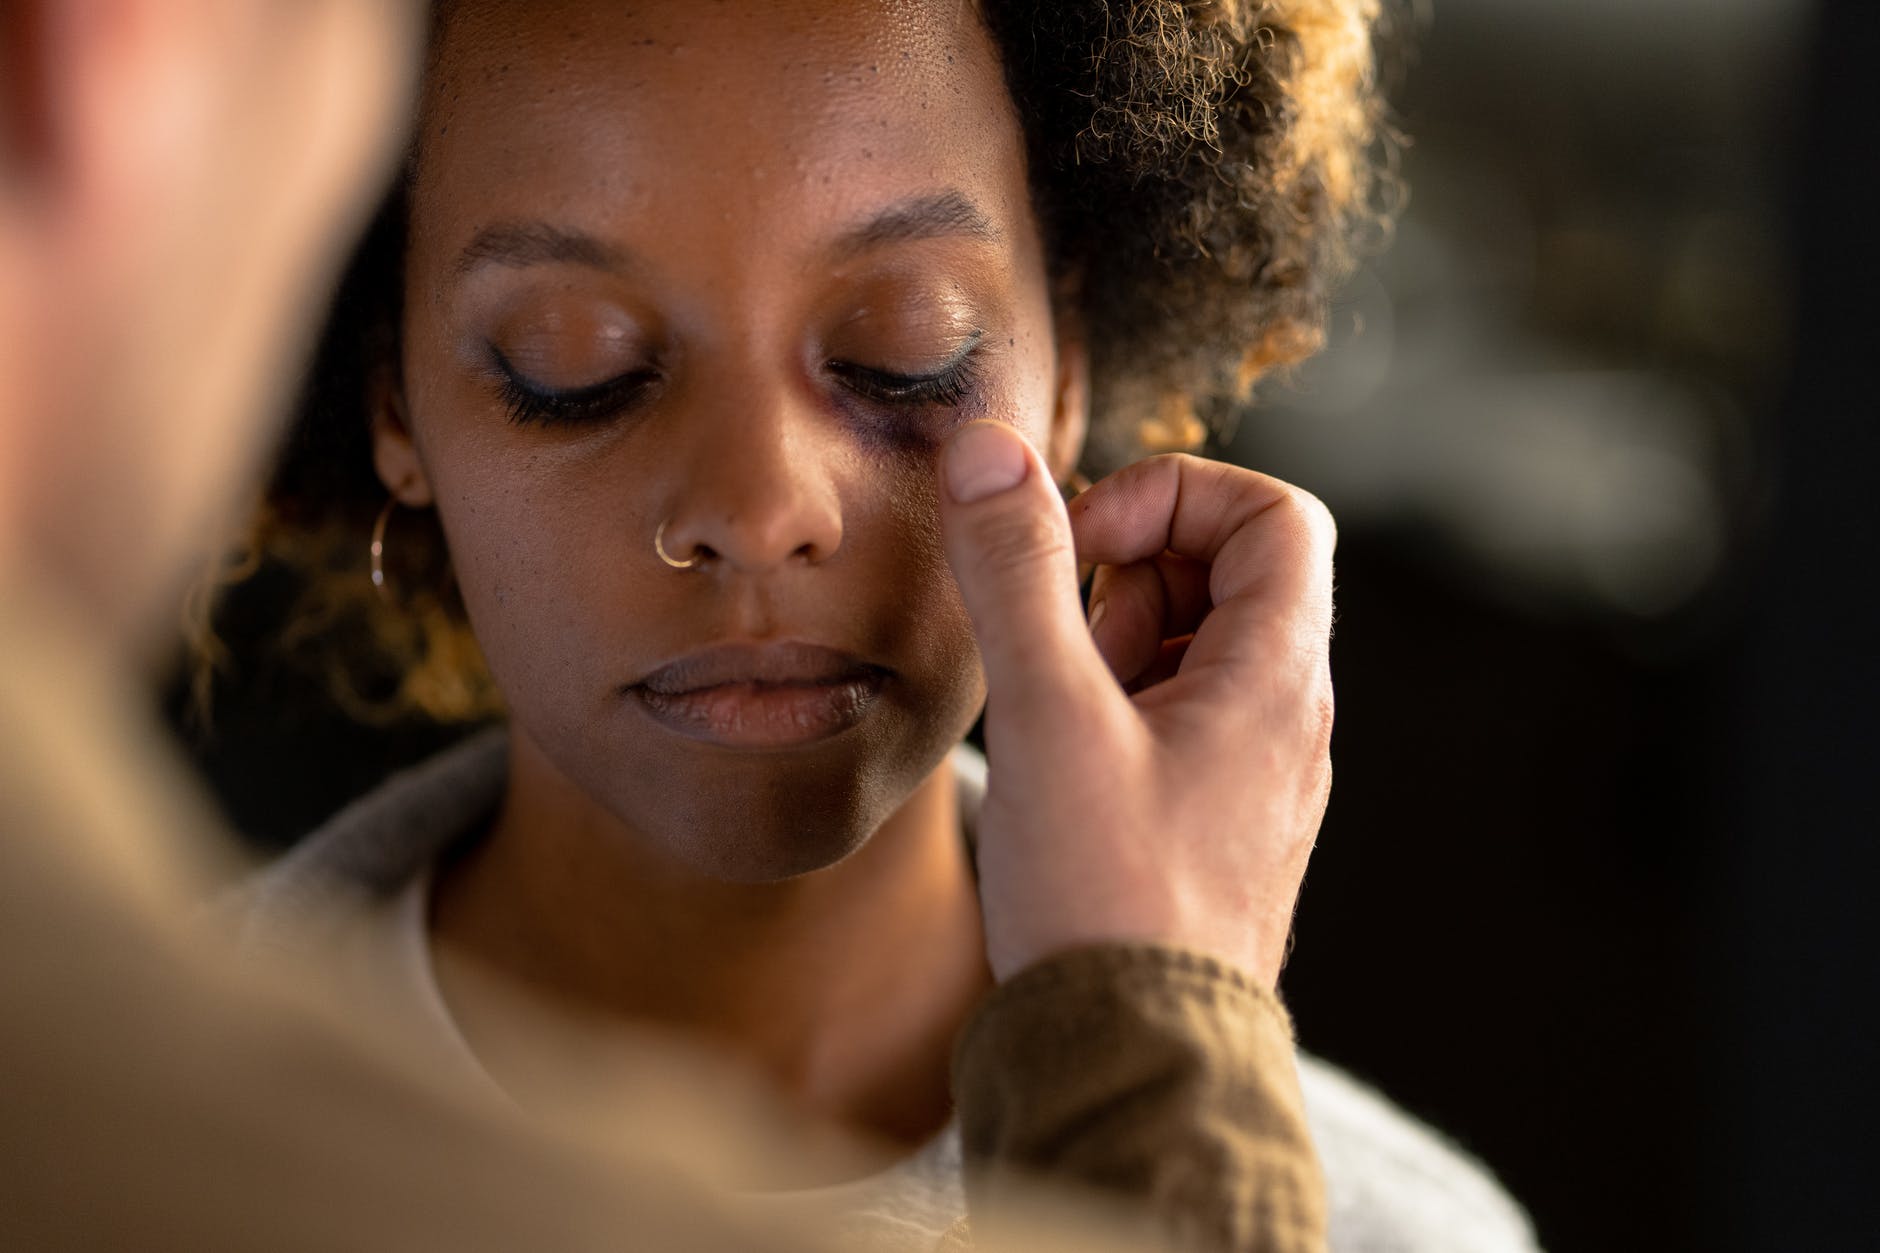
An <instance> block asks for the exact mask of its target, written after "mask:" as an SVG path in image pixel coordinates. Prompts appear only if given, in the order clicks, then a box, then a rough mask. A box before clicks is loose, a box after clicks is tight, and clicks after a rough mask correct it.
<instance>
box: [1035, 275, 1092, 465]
mask: <svg viewBox="0 0 1880 1253" xmlns="http://www.w3.org/2000/svg"><path fill="white" fill-rule="evenodd" d="M1057 305H1058V310H1057V314H1056V316H1055V317H1053V318H1052V322H1053V324H1054V334H1055V336H1056V340H1057V379H1056V385H1055V389H1054V390H1055V397H1054V403H1053V404H1052V407H1051V431H1050V433H1049V435H1047V436H1046V438H1045V448H1044V454H1045V464H1047V465H1048V466H1050V467H1051V477H1052V478H1053V479H1055V480H1056V481H1057V482H1059V483H1064V482H1067V481H1069V479H1070V477H1071V476H1072V475H1073V474H1074V473H1076V470H1077V461H1078V459H1079V458H1080V457H1082V456H1083V455H1084V438H1085V436H1086V435H1088V434H1089V431H1090V353H1089V350H1088V348H1087V347H1086V346H1085V340H1084V324H1083V318H1082V317H1081V316H1079V314H1078V312H1077V307H1076V303H1075V301H1073V300H1070V299H1060V300H1059V301H1058V302H1057Z"/></svg>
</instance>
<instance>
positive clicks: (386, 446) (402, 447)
mask: <svg viewBox="0 0 1880 1253" xmlns="http://www.w3.org/2000/svg"><path fill="white" fill-rule="evenodd" d="M366 403H367V405H368V406H369V407H370V408H371V411H372V465H373V468H374V469H376V470H377V471H378V472H379V482H381V483H383V484H385V490H386V491H388V492H390V493H391V494H392V495H393V496H395V497H397V498H398V503H399V504H401V505H404V506H406V507H408V508H411V509H423V508H426V507H428V506H430V505H431V504H433V503H435V502H436V500H437V497H436V495H435V494H434V493H433V492H432V491H431V480H430V477H429V476H428V475H427V474H425V472H424V459H423V458H422V457H421V456H419V455H418V442H417V440H415V439H414V438H412V434H411V418H410V414H409V411H408V408H407V406H406V404H405V389H404V387H403V385H401V384H400V383H399V381H398V379H397V377H396V374H395V372H394V371H392V370H390V369H379V370H374V371H373V372H372V378H371V381H370V382H369V383H367V385H366Z"/></svg>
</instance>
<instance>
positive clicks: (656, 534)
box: [653, 518, 699, 570]
mask: <svg viewBox="0 0 1880 1253" xmlns="http://www.w3.org/2000/svg"><path fill="white" fill-rule="evenodd" d="M670 521H672V519H671V518H664V519H661V521H660V523H659V526H658V527H657V528H656V529H655V530H654V531H653V551H654V552H655V553H657V554H658V555H659V559H660V560H661V561H663V562H665V563H666V564H667V565H669V566H671V567H672V568H673V569H675V570H690V569H691V568H692V567H693V566H696V565H697V564H698V562H699V556H698V549H697V547H694V548H693V549H692V555H691V556H690V557H688V558H686V559H685V560H684V561H679V560H677V559H676V558H674V557H673V555H672V554H671V553H669V552H667V551H666V543H665V540H666V523H668V522H670Z"/></svg>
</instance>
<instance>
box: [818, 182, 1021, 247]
mask: <svg viewBox="0 0 1880 1253" xmlns="http://www.w3.org/2000/svg"><path fill="white" fill-rule="evenodd" d="M949 235H964V236H967V237H968V238H971V239H982V240H985V241H987V242H989V243H996V242H997V241H998V240H999V239H1000V234H999V228H998V227H996V226H994V225H993V224H992V219H990V218H988V217H987V216H986V215H985V213H984V212H983V211H981V210H980V208H979V206H978V205H976V204H974V203H973V201H972V200H971V198H969V197H968V196H967V195H966V194H965V193H964V192H962V191H958V190H947V191H943V192H936V193H935V194H933V195H931V196H918V197H915V198H914V199H912V200H903V201H902V202H900V203H899V204H896V205H893V206H891V207H889V208H887V209H884V210H883V211H881V212H880V213H877V214H876V215H875V216H874V217H872V218H870V219H869V220H868V221H866V222H864V223H862V224H861V225H860V226H857V227H855V228H854V229H853V230H849V231H846V232H844V233H843V235H842V237H841V238H840V239H838V240H837V241H836V245H835V251H836V252H838V253H841V254H845V255H847V254H852V253H857V252H864V251H866V250H868V249H870V248H879V247H882V246H883V245H885V244H904V243H912V242H915V241H918V240H923V239H941V238H945V237H946V236H949Z"/></svg>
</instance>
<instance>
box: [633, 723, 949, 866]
mask: <svg viewBox="0 0 1880 1253" xmlns="http://www.w3.org/2000/svg"><path fill="white" fill-rule="evenodd" d="M829 747H830V748H835V747H837V746H836V745H831V746H829ZM857 747H858V748H862V749H864V752H862V753H860V754H858V753H857V752H855V751H853V750H851V751H848V752H841V751H826V752H820V753H809V754H801V755H798V754H787V755H768V754H753V755H749V756H736V757H730V758H728V759H723V760H718V761H714V762H712V763H711V765H710V768H709V769H697V770H687V769H685V768H684V766H683V765H679V766H677V767H676V768H675V769H674V770H672V771H671V772H669V773H666V774H665V775H664V776H663V777H664V780H665V782H664V784H663V785H656V786H654V787H652V788H649V789H646V790H644V791H642V792H641V794H640V795H639V796H638V798H637V803H635V804H634V805H633V809H634V810H636V811H637V813H636V814H635V817H634V821H633V825H634V826H636V827H638V828H639V829H640V830H642V831H644V832H646V833H647V834H648V835H650V836H652V837H653V838H654V839H655V840H656V841H657V842H658V843H659V844H660V845H661V846H662V848H663V849H664V851H665V853H666V854H667V856H669V857H671V858H672V859H673V860H674V861H677V862H679V863H681V864H682V865H684V866H686V867H687V868H688V869H690V870H692V871H693V872H694V873H697V874H699V875H701V876H704V877H707V878H711V879H716V880H719V881H721V882H726V883H776V882H779V881H781V880H785V879H793V878H796V877H798V876H800V875H806V874H813V873H814V872H816V871H818V870H824V869H827V868H828V867H830V866H833V865H835V864H837V863H838V862H841V861H843V860H844V859H846V858H848V857H850V856H852V855H853V854H855V853H856V852H858V851H859V850H860V849H861V848H862V846H863V845H865V844H867V843H868V841H869V839H870V837H872V836H873V835H874V833H875V832H876V831H878V830H880V829H881V826H882V824H883V823H885V822H887V821H888V819H889V818H891V817H892V816H893V815H894V813H895V811H896V810H898V809H899V808H900V807H901V806H902V805H903V804H905V803H906V802H907V799H908V797H910V796H911V795H913V793H914V791H915V790H916V789H917V788H918V787H919V786H920V785H921V783H922V782H924V781H925V780H926V779H927V777H928V776H929V775H930V774H932V773H933V770H934V768H935V767H936V766H938V765H939V764H940V762H941V761H942V760H944V758H945V756H946V754H947V752H948V750H949V749H951V747H952V742H951V741H950V740H948V741H945V742H943V743H938V744H935V745H934V746H932V747H930V748H929V747H927V746H924V745H923V746H922V747H923V748H924V749H925V750H926V751H919V752H906V753H896V754H894V755H893V759H892V760H882V759H880V758H874V759H872V760H870V759H869V758H872V757H874V755H873V754H871V753H867V752H866V751H865V750H866V748H868V747H873V748H875V749H876V751H877V752H879V751H880V746H878V745H869V744H868V742H867V741H866V740H865V739H858V744H857ZM858 758H860V759H858ZM649 800H656V801H657V807H656V808H655V807H651V806H648V805H647V803H646V802H647V801H649Z"/></svg>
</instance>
